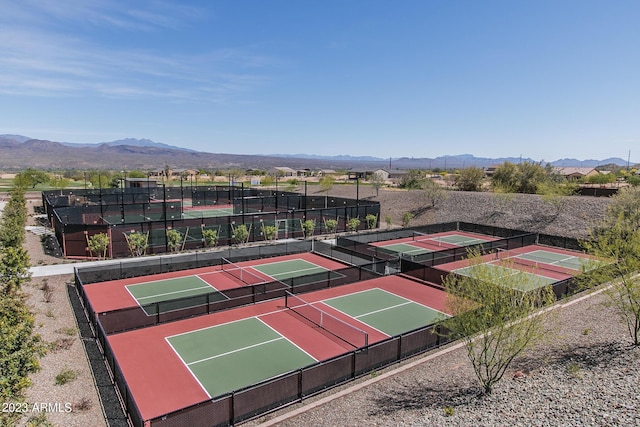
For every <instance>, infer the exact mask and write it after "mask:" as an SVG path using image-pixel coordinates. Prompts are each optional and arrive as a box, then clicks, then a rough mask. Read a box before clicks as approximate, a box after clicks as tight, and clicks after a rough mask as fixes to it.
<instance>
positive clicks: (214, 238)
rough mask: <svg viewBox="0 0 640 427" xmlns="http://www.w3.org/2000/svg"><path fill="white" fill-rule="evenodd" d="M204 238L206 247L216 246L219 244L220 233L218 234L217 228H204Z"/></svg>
mask: <svg viewBox="0 0 640 427" xmlns="http://www.w3.org/2000/svg"><path fill="white" fill-rule="evenodd" d="M202 239H203V240H204V245H205V246H206V247H208V248H215V247H216V246H218V242H219V240H220V235H219V234H218V230H215V229H213V228H203V229H202Z"/></svg>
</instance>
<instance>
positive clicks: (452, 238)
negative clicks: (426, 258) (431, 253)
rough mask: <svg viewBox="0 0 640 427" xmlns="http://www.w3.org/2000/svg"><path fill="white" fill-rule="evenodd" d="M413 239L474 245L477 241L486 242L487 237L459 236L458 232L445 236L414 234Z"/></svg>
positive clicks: (457, 244)
mask: <svg viewBox="0 0 640 427" xmlns="http://www.w3.org/2000/svg"><path fill="white" fill-rule="evenodd" d="M413 239H414V240H417V241H421V240H423V241H426V242H429V241H432V242H435V243H437V242H443V243H448V244H450V245H456V246H471V245H476V244H478V243H486V242H488V241H489V240H487V239H481V238H479V237H469V236H461V235H459V234H449V235H446V236H433V237H428V236H427V235H425V236H420V235H415V236H413Z"/></svg>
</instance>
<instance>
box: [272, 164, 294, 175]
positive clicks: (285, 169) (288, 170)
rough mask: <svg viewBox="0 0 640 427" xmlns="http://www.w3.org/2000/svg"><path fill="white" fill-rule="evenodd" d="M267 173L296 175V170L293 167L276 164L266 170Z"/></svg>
mask: <svg viewBox="0 0 640 427" xmlns="http://www.w3.org/2000/svg"><path fill="white" fill-rule="evenodd" d="M268 173H269V175H273V176H296V174H297V172H296V171H295V170H294V169H291V168H288V167H286V166H276V167H273V168H270V169H269V170H268Z"/></svg>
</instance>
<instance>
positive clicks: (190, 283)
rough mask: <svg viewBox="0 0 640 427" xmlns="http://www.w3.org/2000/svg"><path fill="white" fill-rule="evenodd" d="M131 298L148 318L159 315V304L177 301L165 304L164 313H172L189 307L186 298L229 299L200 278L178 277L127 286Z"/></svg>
mask: <svg viewBox="0 0 640 427" xmlns="http://www.w3.org/2000/svg"><path fill="white" fill-rule="evenodd" d="M125 288H126V289H127V291H129V293H130V294H131V296H132V297H133V298H134V299H135V300H136V301H137V302H138V305H140V308H142V309H143V310H144V312H145V313H146V314H147V316H152V315H155V314H157V307H158V306H157V305H156V303H157V302H161V301H162V302H166V301H170V300H177V301H176V303H175V304H173V305H171V304H166V303H165V304H163V311H172V310H177V309H181V308H185V307H189V306H190V304H189V303H188V301H185V300H184V298H188V297H194V296H197V295H205V294H211V295H209V300H210V301H222V300H225V299H227V297H226V296H225V295H224V294H223V293H221V292H219V291H218V290H217V289H216V288H215V287H213V285H211V284H210V283H208V282H207V281H205V280H203V279H202V278H201V277H200V276H198V275H194V276H185V277H176V278H173V279H165V280H154V281H152V282H146V283H137V284H133V285H127V286H125Z"/></svg>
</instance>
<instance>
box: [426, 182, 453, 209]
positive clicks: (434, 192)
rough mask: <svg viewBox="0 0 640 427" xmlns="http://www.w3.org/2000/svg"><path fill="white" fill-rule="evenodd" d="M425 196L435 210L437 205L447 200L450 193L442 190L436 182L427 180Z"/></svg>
mask: <svg viewBox="0 0 640 427" xmlns="http://www.w3.org/2000/svg"><path fill="white" fill-rule="evenodd" d="M424 195H425V197H426V198H427V200H428V201H429V203H431V207H432V208H435V207H436V205H438V204H440V203H441V202H443V201H445V200H446V199H447V197H448V196H449V193H447V190H445V189H444V188H442V186H441V185H440V184H438V183H437V182H435V181H434V180H432V179H427V180H426V181H425V182H424Z"/></svg>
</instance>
